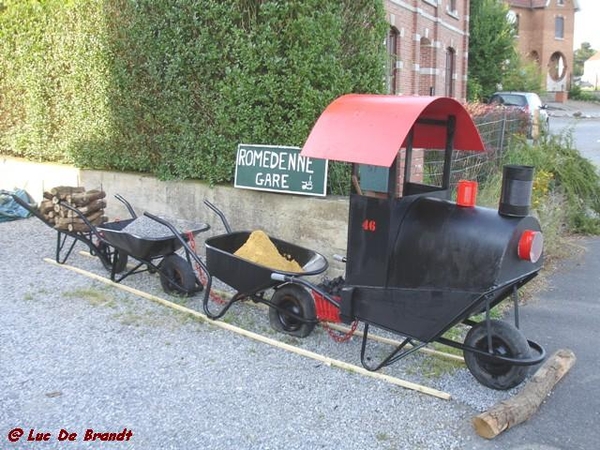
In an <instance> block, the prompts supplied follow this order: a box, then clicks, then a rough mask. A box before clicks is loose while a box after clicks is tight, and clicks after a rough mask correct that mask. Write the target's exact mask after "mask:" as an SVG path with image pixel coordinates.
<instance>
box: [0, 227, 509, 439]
mask: <svg viewBox="0 0 600 450" xmlns="http://www.w3.org/2000/svg"><path fill="white" fill-rule="evenodd" d="M55 240H56V233H55V232H54V231H53V230H52V229H50V228H49V227H47V226H45V225H44V224H43V223H42V222H41V221H39V220H38V219H35V218H30V219H26V220H18V221H15V222H8V223H0V293H1V297H0V302H1V306H2V314H1V315H0V345H1V347H0V405H2V406H1V408H0V448H2V449H4V448H7V449H13V448H15V449H23V448H28V449H36V448H63V447H65V448H75V447H74V446H73V445H72V443H66V442H63V441H59V432H60V430H66V431H68V432H69V433H77V436H72V437H73V439H75V441H76V442H77V443H78V445H77V448H78V449H84V448H115V449H116V448H119V449H120V448H127V449H130V448H131V449H169V448H172V449H184V448H185V449H191V448H202V447H206V448H210V449H232V448H235V449H282V448H294V449H316V448H320V449H336V450H340V449H365V448H369V449H469V448H472V449H475V448H477V449H479V448H483V449H485V448H496V447H495V446H494V444H493V443H492V442H488V441H484V440H482V439H481V438H479V437H478V436H477V435H476V434H475V433H474V431H473V430H472V428H471V425H470V418H471V417H472V416H473V415H475V414H477V413H478V412H480V411H483V410H485V409H487V408H489V407H490V406H492V405H493V404H495V403H496V402H498V401H500V400H502V399H505V398H507V397H508V396H509V395H511V394H513V393H514V391H513V392H497V391H494V390H491V389H487V388H485V387H483V386H481V385H479V384H478V383H477V382H476V381H475V379H474V378H473V377H472V376H471V375H470V373H469V372H468V371H467V370H466V369H465V368H464V367H462V366H458V367H451V366H452V365H449V364H441V363H439V360H438V359H436V358H432V357H429V356H424V355H415V356H410V357H408V358H407V359H405V360H403V361H401V362H399V363H397V364H395V365H394V366H392V367H390V368H386V369H385V371H384V373H386V374H389V375H393V376H397V377H400V378H404V379H407V380H409V381H414V382H417V383H422V384H424V385H427V386H430V387H434V388H437V389H441V390H443V391H446V392H448V393H450V394H451V395H452V399H451V400H440V399H437V398H434V397H431V396H428V395H424V394H421V393H418V392H415V391H411V390H407V389H404V388H401V387H397V386H394V385H392V384H389V383H386V382H384V381H381V380H376V379H372V378H368V377H365V376H362V375H358V374H355V373H352V372H350V371H346V370H341V369H337V368H333V367H329V366H327V365H326V364H323V363H321V362H319V361H316V360H313V359H309V358H306V357H302V356H298V355H295V354H292V353H289V352H286V351H284V350H281V349H278V348H275V347H272V346H269V345H266V344H262V343H259V342H256V341H253V340H250V339H248V338H245V337H242V336H240V335H237V334H235V333H232V332H230V331H227V330H223V329H221V328H218V327H216V326H214V325H211V324H209V323H205V322H202V321H200V320H198V319H195V318H193V317H191V316H189V315H186V314H183V313H180V312H177V311H174V310H172V309H169V308H167V307H165V306H162V305H159V304H155V303H153V302H151V301H149V300H146V299H143V298H140V297H138V296H135V295H133V294H130V293H126V292H124V291H123V290H121V289H118V288H116V287H112V286H107V285H105V284H103V283H101V282H98V281H94V280H92V279H90V278H88V277H85V276H83V275H79V274H76V273H74V272H72V271H69V270H65V269H64V268H61V267H57V266H56V265H53V264H50V263H47V262H44V261H43V258H53V256H54V251H55V250H54V246H55ZM84 249H85V247H84V246H83V245H80V244H78V246H77V247H76V251H75V253H74V254H73V255H72V256H71V258H70V259H69V261H68V264H70V265H73V266H75V267H80V268H82V269H85V270H89V271H93V272H95V273H98V274H102V275H104V276H106V272H103V269H102V267H101V264H100V262H99V260H98V259H97V258H91V257H89V256H84V255H82V254H80V253H79V251H80V250H84ZM122 284H123V285H129V286H132V287H135V288H137V289H143V290H145V291H149V292H151V293H154V294H155V295H159V296H161V297H166V295H165V294H164V293H163V292H162V290H161V289H160V283H159V280H158V278H157V277H156V276H155V275H151V274H149V273H143V274H136V275H134V276H132V277H130V278H128V279H126V280H124V281H123V282H122ZM170 300H172V301H176V302H179V303H182V304H185V305H186V306H188V307H191V308H194V309H197V310H200V307H199V297H195V298H192V299H173V298H172V297H171V298H170ZM224 320H225V321H227V322H230V323H232V324H234V325H238V326H241V327H243V328H247V329H251V330H253V331H257V332H259V333H262V334H265V335H267V336H268V337H270V338H273V339H279V340H281V341H283V342H286V343H288V344H292V345H297V346H300V347H302V348H306V349H308V350H312V351H315V352H318V353H321V354H324V355H326V356H330V357H333V358H337V359H341V360H344V361H347V362H349V363H352V364H356V365H360V355H359V351H360V350H359V349H360V339H359V338H358V337H354V338H353V339H352V340H350V341H349V342H346V343H341V344H340V343H336V342H334V341H333V340H332V339H331V338H330V337H329V336H328V335H327V333H326V332H325V331H324V330H323V329H321V328H320V327H319V328H317V329H315V331H314V332H313V333H312V334H311V335H310V336H309V337H308V338H306V339H302V340H300V339H293V338H290V337H287V336H284V335H280V334H277V333H275V332H274V331H272V330H271V329H270V327H269V324H268V317H267V313H266V311H265V310H264V309H260V308H257V307H254V306H252V305H249V304H240V305H235V306H234V307H233V308H232V309H231V310H230V312H229V313H228V314H227V315H226V316H225V318H224ZM373 351H374V353H375V354H376V353H377V352H378V351H379V348H377V347H375V348H374V349H373ZM440 371H441V372H442V373H441V374H439V373H438V372H440ZM16 428H20V429H22V430H23V431H24V433H25V434H24V435H23V436H22V437H21V439H20V440H19V441H17V442H14V443H11V442H9V434H10V433H11V432H13V433H17V434H18V431H13V430H14V429H16ZM88 429H90V430H93V431H94V432H103V433H105V432H113V433H118V432H123V431H125V432H128V431H131V432H132V434H131V436H130V438H129V440H127V441H123V442H111V443H110V444H106V443H105V444H103V443H101V442H98V441H89V440H88V441H86V440H85V436H86V431H87V430H88ZM30 430H34V431H33V436H35V434H36V433H50V436H47V437H48V440H49V441H50V442H51V443H52V444H47V443H41V442H27V437H28V435H29V433H30ZM123 435H125V434H123ZM40 437H42V435H40Z"/></svg>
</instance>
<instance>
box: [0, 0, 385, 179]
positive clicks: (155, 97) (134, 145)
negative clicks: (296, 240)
mask: <svg viewBox="0 0 600 450" xmlns="http://www.w3.org/2000/svg"><path fill="white" fill-rule="evenodd" d="M382 3H383V2H381V1H380V0H229V1H222V0H37V1H36V0H4V1H2V0H0V9H1V12H0V41H1V42H0V70H1V71H2V77H1V79H0V92H1V97H0V152H1V153H3V154H7V155H14V156H21V157H26V158H29V159H33V160H38V161H57V162H66V163H73V164H76V165H77V166H79V167H84V168H94V169H110V170H122V171H139V172H146V173H152V174H155V175H157V176H159V177H160V178H162V179H170V178H178V179H185V178H195V179H200V180H206V181H208V182H210V183H219V182H230V181H231V180H232V176H233V171H234V160H235V151H236V148H237V144H238V143H240V142H244V143H255V144H277V145H296V146H300V145H302V144H303V142H304V141H305V140H306V137H307V136H308V132H309V131H310V128H311V127H312V125H313V124H314V121H315V120H316V118H317V117H318V115H319V114H320V113H321V111H322V110H323V109H324V108H325V106H326V105H327V104H328V103H329V102H331V101H332V100H333V99H334V98H336V97H338V96H339V95H341V94H344V93H348V92H372V93H380V92H383V90H384V66H385V64H384V60H385V48H384V46H383V41H384V37H385V33H386V31H387V25H386V23H385V20H384V19H385V17H384V11H383V4H382ZM338 172H340V170H339V168H337V170H334V173H338ZM341 172H343V170H342V171H341ZM334 178H335V177H334ZM339 182H340V181H339V180H337V181H336V180H335V179H333V180H332V183H334V184H335V183H339Z"/></svg>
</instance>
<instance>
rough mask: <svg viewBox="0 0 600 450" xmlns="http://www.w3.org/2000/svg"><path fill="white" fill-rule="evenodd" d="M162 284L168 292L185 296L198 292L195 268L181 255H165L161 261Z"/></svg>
mask: <svg viewBox="0 0 600 450" xmlns="http://www.w3.org/2000/svg"><path fill="white" fill-rule="evenodd" d="M159 269H160V270H159V272H160V285H161V286H162V288H163V291H165V292H166V293H167V294H177V295H183V296H189V295H193V294H194V293H195V292H197V291H198V290H200V289H198V288H196V275H195V274H194V269H193V268H192V266H191V265H190V264H188V262H187V261H186V260H185V259H184V258H182V257H181V256H179V255H175V254H173V255H168V256H165V257H164V258H163V260H162V262H161V263H160V267H159Z"/></svg>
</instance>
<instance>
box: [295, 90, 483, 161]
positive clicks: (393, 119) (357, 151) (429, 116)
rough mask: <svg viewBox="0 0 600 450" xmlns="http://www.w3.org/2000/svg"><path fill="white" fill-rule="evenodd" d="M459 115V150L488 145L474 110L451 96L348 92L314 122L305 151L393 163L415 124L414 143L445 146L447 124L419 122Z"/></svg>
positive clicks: (456, 140) (313, 154)
mask: <svg viewBox="0 0 600 450" xmlns="http://www.w3.org/2000/svg"><path fill="white" fill-rule="evenodd" d="M449 116H454V117H455V118H456V129H457V130H460V132H459V133H456V135H455V137H454V148H455V149H456V150H474V151H483V150H484V144H483V142H482V140H481V137H480V136H479V132H478V131H477V128H476V127H475V124H474V123H473V120H472V119H471V116H470V115H469V113H468V112H467V111H466V110H465V108H464V107H463V106H462V105H461V104H460V103H459V102H458V101H456V100H454V99H453V98H449V97H417V96H396V95H375V94H347V95H344V96H342V97H339V98H338V99H336V100H334V101H333V102H332V103H330V104H329V106H328V107H327V108H326V109H325V111H323V113H322V114H321V116H320V117H319V119H318V120H317V122H316V124H315V126H314V127H313V129H312V131H311V133H310V135H309V136H308V139H307V141H306V143H305V144H304V147H303V148H302V153H301V155H302V156H309V157H312V158H321V159H330V160H335V161H346V162H352V163H359V164H372V165H375V166H383V167H389V166H391V165H392V162H393V161H394V158H395V157H396V155H397V153H398V151H399V150H400V148H403V147H406V145H407V142H406V139H407V136H408V134H409V132H410V130H411V128H412V127H414V130H415V132H414V140H413V143H412V145H413V147H416V148H427V149H445V148H446V139H447V136H446V133H445V128H441V127H439V126H434V125H431V124H425V123H419V122H418V120H419V119H424V120H448V118H449Z"/></svg>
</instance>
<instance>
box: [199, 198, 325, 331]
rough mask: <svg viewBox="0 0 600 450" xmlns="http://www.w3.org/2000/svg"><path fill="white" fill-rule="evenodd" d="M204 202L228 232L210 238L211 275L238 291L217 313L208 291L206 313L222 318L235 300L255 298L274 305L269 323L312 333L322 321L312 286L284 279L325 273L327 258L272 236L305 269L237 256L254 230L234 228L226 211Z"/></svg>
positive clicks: (207, 247)
mask: <svg viewBox="0 0 600 450" xmlns="http://www.w3.org/2000/svg"><path fill="white" fill-rule="evenodd" d="M204 203H205V204H206V205H207V206H208V207H209V208H211V209H212V210H213V211H214V212H215V213H217V215H219V217H220V218H221V220H222V221H223V224H224V226H225V229H226V231H227V233H226V234H222V235H219V236H214V237H210V238H207V239H206V241H205V247H206V267H207V270H208V272H209V273H210V275H211V276H213V277H216V278H218V279H219V280H221V281H222V282H224V283H225V284H227V285H228V286H230V287H232V288H233V289H235V290H236V291H237V292H236V293H235V295H233V296H232V297H231V299H229V300H228V301H227V302H226V303H225V304H224V305H223V306H221V308H220V310H219V311H217V312H214V311H211V310H210V308H209V306H208V300H209V293H208V292H205V293H204V301H203V309H204V312H205V314H206V315H207V316H208V317H210V318H211V319H219V318H220V317H222V316H223V315H224V314H225V313H226V312H227V310H229V308H230V307H231V306H232V305H233V304H234V303H236V302H238V301H241V300H244V299H251V300H253V301H254V302H256V303H264V304H266V305H268V306H269V307H270V308H269V322H270V324H271V326H272V327H273V328H274V329H275V330H277V331H282V332H285V333H287V334H290V335H293V336H297V337H305V336H307V335H309V334H310V333H311V332H312V330H313V328H314V326H315V324H316V323H317V322H318V320H317V316H316V311H315V303H314V299H313V297H312V295H311V289H310V288H305V287H303V286H302V285H300V284H298V283H289V282H287V281H284V278H285V277H294V278H298V277H307V276H313V275H318V274H320V273H323V272H324V271H325V270H326V269H327V267H328V262H327V259H326V258H325V257H324V256H323V255H322V254H320V253H318V252H315V251H313V250H309V249H307V248H304V247H301V246H299V245H295V244H292V243H289V242H286V241H284V240H281V239H278V238H275V237H271V236H269V239H270V240H271V242H272V243H273V244H274V245H275V247H276V248H277V250H278V251H279V253H280V254H282V255H288V256H289V257H290V258H292V259H294V260H295V261H296V262H297V263H298V264H299V265H300V266H301V267H302V272H286V271H281V270H276V269H273V268H270V267H266V266H264V265H261V264H258V263H256V262H253V261H250V260H248V259H244V258H241V257H239V256H236V255H235V252H236V251H237V250H238V249H239V248H240V247H242V246H243V245H244V243H245V242H246V241H247V240H248V238H249V236H250V234H251V232H249V231H236V232H234V231H232V230H231V227H230V226H229V223H228V222H227V220H226V218H225V216H224V215H223V213H222V212H221V211H220V210H219V209H217V208H216V207H215V206H214V205H213V204H212V203H210V202H209V201H207V200H205V201H204ZM308 286H310V284H308ZM269 289H274V293H273V295H272V296H271V297H270V298H267V297H266V295H265V294H266V291H268V290H269Z"/></svg>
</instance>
